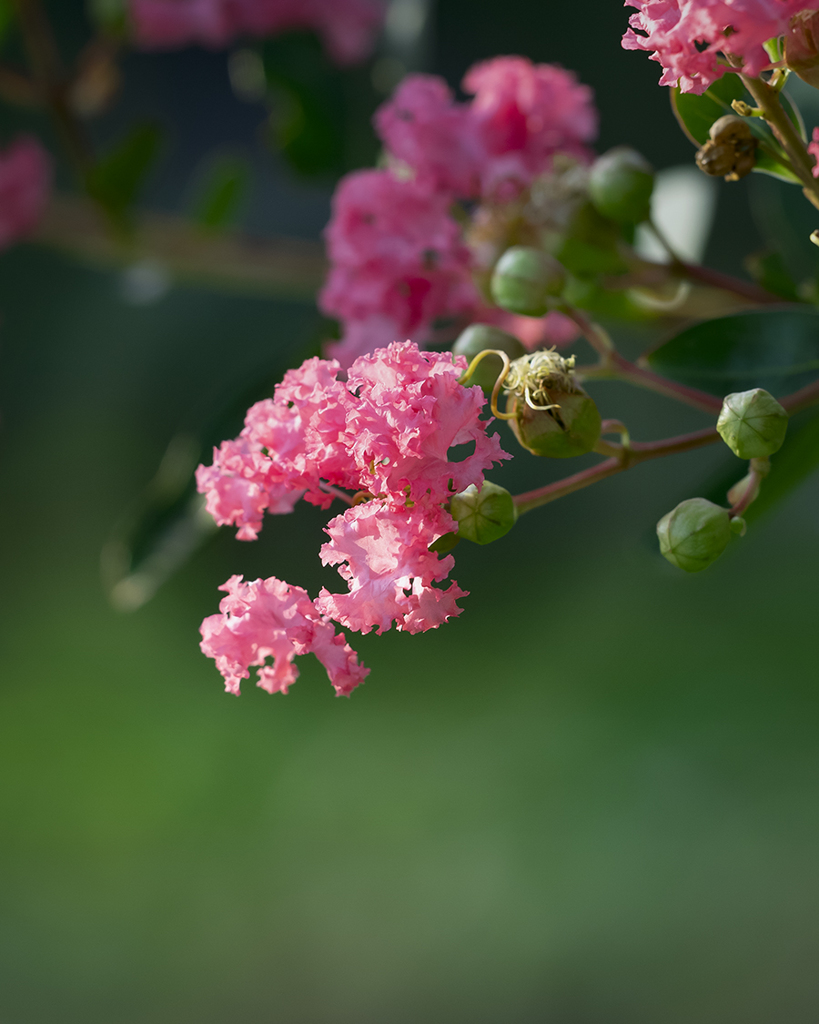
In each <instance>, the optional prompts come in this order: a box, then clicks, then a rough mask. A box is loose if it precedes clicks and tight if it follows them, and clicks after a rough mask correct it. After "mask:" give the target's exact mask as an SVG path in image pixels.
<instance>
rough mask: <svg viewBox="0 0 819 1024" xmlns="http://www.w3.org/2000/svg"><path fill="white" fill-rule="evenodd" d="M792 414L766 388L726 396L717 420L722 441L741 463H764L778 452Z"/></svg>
mask: <svg viewBox="0 0 819 1024" xmlns="http://www.w3.org/2000/svg"><path fill="white" fill-rule="evenodd" d="M787 429H788V414H787V413H786V412H785V410H784V409H783V408H782V406H781V405H780V404H779V402H777V400H776V399H775V398H774V397H773V395H771V394H769V393H768V392H767V391H764V390H763V389H762V388H754V389H753V390H752V391H737V392H735V393H734V394H732V395H726V396H725V399H724V400H723V403H722V411H721V412H720V414H719V419H718V420H717V430H718V431H719V434H720V437H721V438H722V440H723V441H724V442H725V443H726V444H727V445H728V447H729V448H730V449H731V451H732V452H733V453H734V455H737V456H739V458H740V459H762V458H766V457H767V456H769V455H773V454H774V452H778V451H779V449H780V448H781V447H782V443H783V442H784V440H785V433H786V431H787Z"/></svg>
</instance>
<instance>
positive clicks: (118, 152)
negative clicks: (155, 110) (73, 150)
mask: <svg viewBox="0 0 819 1024" xmlns="http://www.w3.org/2000/svg"><path fill="white" fill-rule="evenodd" d="M161 141H162V132H161V129H160V128H159V126H158V125H156V124H154V123H150V122H144V123H142V124H137V125H135V126H134V127H133V128H132V129H131V131H130V132H129V133H128V135H127V136H126V137H125V138H124V139H123V140H122V141H121V142H119V143H118V144H117V145H116V146H115V147H114V148H113V149H112V150H111V151H110V152H109V153H108V154H107V155H106V156H103V157H102V158H101V159H100V160H98V161H97V163H96V165H95V166H94V167H93V169H92V170H91V172H90V173H89V175H88V182H87V185H88V191H89V194H90V195H91V196H92V197H93V198H94V199H96V200H97V202H98V203H100V205H101V206H103V207H104V209H105V210H106V212H107V213H108V215H109V216H110V217H111V219H112V220H113V221H114V223H115V224H117V225H118V226H119V227H121V228H126V227H128V226H129V224H130V220H129V217H128V212H129V210H130V208H131V207H132V206H133V204H134V203H135V202H136V200H137V197H138V196H139V193H140V190H141V189H142V187H143V185H144V183H145V179H146V177H147V175H148V171H149V170H150V169H151V166H152V164H153V163H154V161H155V159H156V157H157V155H158V153H159V147H160V143H161Z"/></svg>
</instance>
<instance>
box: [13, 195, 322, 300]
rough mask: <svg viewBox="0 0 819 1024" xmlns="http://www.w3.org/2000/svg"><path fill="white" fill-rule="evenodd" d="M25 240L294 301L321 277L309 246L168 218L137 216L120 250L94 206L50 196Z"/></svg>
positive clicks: (312, 290)
mask: <svg viewBox="0 0 819 1024" xmlns="http://www.w3.org/2000/svg"><path fill="white" fill-rule="evenodd" d="M31 241H32V242H35V243H37V244H39V245H43V246H47V247H48V248H51V249H56V250H59V251H60V252H65V253H68V254H69V255H71V256H73V257H75V258H78V259H80V260H82V261H84V262H87V263H89V264H91V265H92V266H97V267H112V266H113V267H127V266H130V265H132V264H133V263H135V262H136V261H140V260H141V261H150V262H152V263H156V264H157V265H158V266H160V267H163V268H165V269H166V270H167V271H168V272H169V273H170V274H171V276H172V277H173V278H174V279H175V280H177V281H181V282H186V283H191V284H207V285H210V286H212V287H218V288H220V289H223V290H225V291H231V292H240V293H245V294H251V295H263V296H264V295H270V296H279V297H282V298H290V299H296V300H307V301H311V300H314V299H315V295H316V292H317V291H318V289H319V288H320V287H321V284H322V281H323V279H324V275H325V272H326V261H325V258H324V253H323V250H322V247H321V245H320V244H318V243H316V242H308V241H305V240H301V239H297V238H273V239H270V238H268V239H256V238H250V237H247V236H242V235H240V234H238V233H236V232H229V233H223V234H214V233H212V232H206V231H203V230H201V229H199V228H197V227H196V226H195V225H193V224H190V223H189V222H187V221H185V220H183V218H181V217H176V216H172V215H169V214H158V213H146V214H141V215H140V216H139V217H138V218H137V230H136V235H135V239H134V241H133V243H132V244H131V245H124V244H123V243H122V242H121V241H119V240H118V239H117V238H115V237H114V236H113V235H112V233H111V231H110V228H109V227H108V225H107V223H106V221H105V220H104V219H103V217H102V216H101V214H100V212H99V210H98V208H97V207H96V206H95V204H94V203H92V202H91V201H90V200H88V199H84V198H81V197H79V196H65V195H63V196H60V195H56V196H53V197H52V200H51V202H50V204H49V207H48V210H47V211H46V214H45V216H44V217H43V220H42V221H41V223H40V225H39V227H38V229H37V231H36V233H35V234H34V236H33V237H32V238H31Z"/></svg>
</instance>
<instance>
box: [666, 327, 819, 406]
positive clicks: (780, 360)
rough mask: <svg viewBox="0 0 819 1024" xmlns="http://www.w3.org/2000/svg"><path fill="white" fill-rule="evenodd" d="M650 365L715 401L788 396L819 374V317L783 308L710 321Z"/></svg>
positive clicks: (672, 343)
mask: <svg viewBox="0 0 819 1024" xmlns="http://www.w3.org/2000/svg"><path fill="white" fill-rule="evenodd" d="M647 361H648V363H649V365H650V366H651V368H652V369H653V370H656V371H657V372H658V373H662V374H664V375H665V376H666V377H670V378H671V379H672V380H677V381H680V383H682V384H688V385H690V386H692V387H698V388H701V389H702V390H704V391H709V392H711V393H712V394H715V395H726V394H728V393H729V392H732V391H747V390H748V389H749V388H754V387H761V388H765V389H767V390H768V391H770V392H771V393H772V394H774V395H777V396H782V395H785V394H788V393H789V392H791V391H794V390H796V389H797V388H800V387H803V386H804V385H805V384H808V383H809V382H810V381H812V380H813V379H814V378H815V377H816V375H817V373H819V311H817V310H815V309H809V308H805V307H801V308H784V307H783V308H780V309H765V310H757V311H754V312H751V313H740V314H738V315H736V316H726V317H720V318H719V319H717V320H708V321H706V322H705V323H701V324H697V325H695V326H694V327H689V328H688V330H685V331H683V332H682V333H681V334H678V335H677V336H676V338H672V339H671V341H668V342H666V344H664V345H662V346H661V347H660V348H658V349H655V350H654V351H653V352H651V353H650V354H649V355H648V357H647Z"/></svg>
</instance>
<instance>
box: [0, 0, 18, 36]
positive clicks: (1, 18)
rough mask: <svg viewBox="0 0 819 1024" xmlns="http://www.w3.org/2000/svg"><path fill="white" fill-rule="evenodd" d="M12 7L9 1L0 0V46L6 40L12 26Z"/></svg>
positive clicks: (13, 17) (13, 14) (13, 15)
mask: <svg viewBox="0 0 819 1024" xmlns="http://www.w3.org/2000/svg"><path fill="white" fill-rule="evenodd" d="M14 20H15V13H14V5H13V4H12V2H11V0H0V46H2V45H3V43H5V41H6V39H7V38H8V34H9V31H10V29H11V27H12V25H13V24H14Z"/></svg>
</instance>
